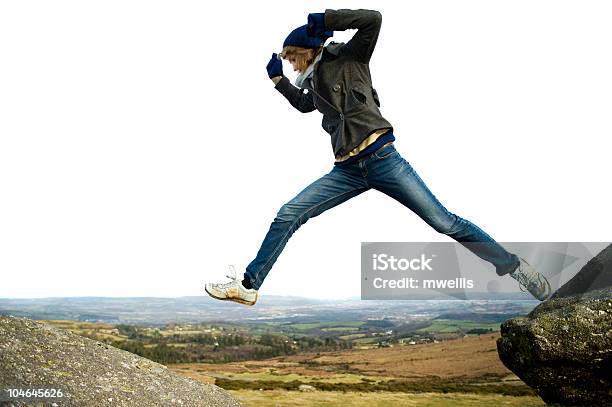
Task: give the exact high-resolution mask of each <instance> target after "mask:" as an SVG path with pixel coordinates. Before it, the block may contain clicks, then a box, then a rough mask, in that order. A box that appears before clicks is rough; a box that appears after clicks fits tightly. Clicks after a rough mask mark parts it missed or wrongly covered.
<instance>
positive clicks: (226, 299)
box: [204, 286, 259, 305]
mask: <svg viewBox="0 0 612 407" xmlns="http://www.w3.org/2000/svg"><path fill="white" fill-rule="evenodd" d="M204 291H206V293H207V294H208V295H210V296H211V297H213V298H214V299H216V300H221V301H233V302H237V303H240V304H243V305H255V303H256V302H257V299H258V298H259V293H256V294H255V301H247V300H243V299H242V298H236V297H226V298H221V297H217V296H216V295H213V294H211V293H210V291H208V290H207V289H206V286H204Z"/></svg>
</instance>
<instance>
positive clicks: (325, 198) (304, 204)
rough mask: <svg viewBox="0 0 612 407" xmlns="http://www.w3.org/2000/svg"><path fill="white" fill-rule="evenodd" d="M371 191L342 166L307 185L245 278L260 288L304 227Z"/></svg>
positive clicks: (276, 225)
mask: <svg viewBox="0 0 612 407" xmlns="http://www.w3.org/2000/svg"><path fill="white" fill-rule="evenodd" d="M369 188H370V187H369V186H368V185H367V184H366V183H365V181H364V179H363V177H360V176H359V174H358V172H356V171H355V170H354V169H344V168H340V167H334V169H333V170H332V171H331V172H330V173H328V174H326V175H324V176H323V177H321V178H319V179H318V180H316V181H315V182H313V183H312V184H310V185H309V186H307V187H306V188H305V189H304V190H303V191H302V192H300V193H299V194H298V195H297V196H296V197H295V198H293V199H292V200H290V201H289V202H287V203H286V204H284V205H283V206H282V207H281V208H280V210H279V211H278V213H277V215H276V217H275V218H274V221H273V222H272V224H271V225H270V229H269V230H268V233H267V234H266V237H265V238H264V240H263V243H262V244H261V248H260V249H259V251H258V252H257V256H256V257H255V259H254V260H253V261H252V262H251V263H250V264H249V265H248V266H247V268H246V272H245V274H244V276H245V279H247V281H250V283H251V285H252V286H253V288H255V289H259V287H260V286H261V284H262V283H263V281H264V279H265V278H266V275H267V274H268V272H269V271H270V269H271V268H272V265H273V264H274V262H276V259H277V258H278V256H279V255H280V253H281V252H282V250H283V248H284V247H285V244H286V243H287V241H288V240H289V238H290V237H291V235H292V234H293V233H294V232H295V231H296V230H297V229H298V228H299V227H300V226H301V225H303V224H304V223H306V222H307V221H308V219H310V218H313V217H315V216H318V215H320V214H321V213H323V212H324V211H326V210H328V209H331V208H333V207H334V206H337V205H339V204H341V203H342V202H345V201H347V200H349V199H350V198H352V197H354V196H357V195H359V194H361V193H362V192H365V191H367V190H368V189H369Z"/></svg>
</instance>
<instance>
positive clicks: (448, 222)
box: [428, 213, 459, 235]
mask: <svg viewBox="0 0 612 407" xmlns="http://www.w3.org/2000/svg"><path fill="white" fill-rule="evenodd" d="M449 215H450V216H444V217H439V218H433V219H431V220H430V221H429V222H428V223H429V225H430V226H431V227H432V228H433V229H434V230H435V231H436V232H438V233H442V234H445V235H448V234H450V233H451V232H452V231H453V228H454V226H455V224H456V223H457V222H458V220H459V217H458V216H456V215H455V214H452V213H449Z"/></svg>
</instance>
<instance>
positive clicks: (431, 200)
mask: <svg viewBox="0 0 612 407" xmlns="http://www.w3.org/2000/svg"><path fill="white" fill-rule="evenodd" d="M368 183H369V184H370V185H371V186H372V188H374V189H377V190H379V191H381V192H383V193H384V194H386V195H389V196H390V197H392V198H394V199H396V200H397V201H399V202H400V203H402V204H403V205H405V206H406V207H408V208H410V209H411V210H412V211H413V212H414V213H416V214H417V215H418V216H419V217H421V218H422V219H423V220H424V221H425V222H427V223H428V224H429V225H430V226H431V227H433V228H434V229H435V230H436V231H437V232H440V233H443V234H445V235H448V236H450V237H452V238H453V239H455V240H456V241H458V242H460V243H461V244H463V245H464V246H465V247H466V248H467V249H469V250H470V251H472V252H473V253H474V254H476V255H477V256H478V257H480V258H482V259H484V260H486V261H488V262H490V263H492V264H493V265H494V266H495V271H496V272H497V274H498V275H500V276H501V275H504V274H507V273H510V272H512V271H513V270H515V269H516V268H517V266H518V265H519V258H518V257H517V256H516V255H514V254H511V253H509V252H508V251H506V249H504V248H503V247H502V246H501V245H500V244H499V243H497V242H496V241H495V240H494V239H493V238H492V237H491V236H489V235H488V234H487V233H485V232H484V231H483V230H482V229H480V228H479V227H478V226H476V225H475V224H473V223H472V222H470V221H468V220H466V219H463V218H461V217H460V216H457V215H455V214H454V213H452V212H449V211H448V210H447V209H446V208H445V207H444V206H443V205H442V204H441V203H440V201H438V199H437V198H436V197H435V196H434V194H433V193H432V192H431V191H430V190H429V188H427V186H426V185H425V183H424V182H423V180H422V179H421V178H420V177H419V175H418V174H417V173H416V172H415V171H414V169H413V168H412V166H411V165H410V164H409V163H408V162H407V161H406V160H404V159H403V158H402V157H401V156H400V154H399V153H398V152H397V150H395V147H393V145H390V146H388V147H384V148H383V149H381V150H379V151H378V152H377V153H376V154H375V156H374V157H373V159H372V160H371V161H370V162H369V166H368Z"/></svg>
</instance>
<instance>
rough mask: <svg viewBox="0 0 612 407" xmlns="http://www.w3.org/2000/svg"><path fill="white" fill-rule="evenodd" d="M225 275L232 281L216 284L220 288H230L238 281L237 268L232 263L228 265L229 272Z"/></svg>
mask: <svg viewBox="0 0 612 407" xmlns="http://www.w3.org/2000/svg"><path fill="white" fill-rule="evenodd" d="M225 277H227V278H229V279H230V281H228V282H227V283H217V284H215V285H216V286H217V287H218V288H220V289H224V288H229V287H231V286H232V285H234V284H235V283H236V278H237V277H236V269H235V268H234V265H233V264H230V265H229V266H227V272H226V273H225Z"/></svg>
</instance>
